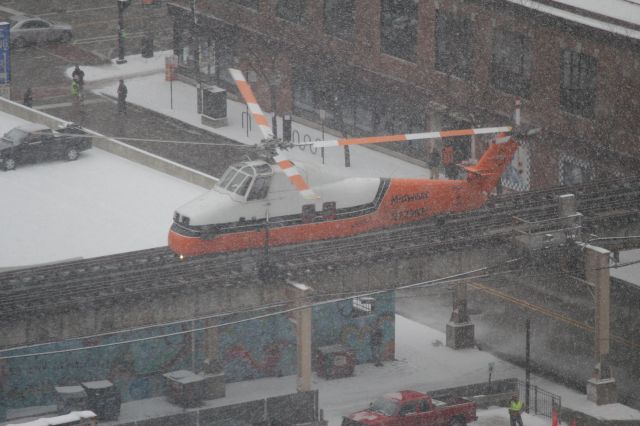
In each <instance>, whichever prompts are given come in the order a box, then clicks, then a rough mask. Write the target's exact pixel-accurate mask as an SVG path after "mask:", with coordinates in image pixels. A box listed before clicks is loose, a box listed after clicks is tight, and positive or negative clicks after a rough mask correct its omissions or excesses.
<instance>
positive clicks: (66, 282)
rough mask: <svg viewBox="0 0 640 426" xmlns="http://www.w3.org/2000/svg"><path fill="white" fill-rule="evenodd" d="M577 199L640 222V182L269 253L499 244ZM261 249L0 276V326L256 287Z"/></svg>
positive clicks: (158, 253) (594, 219) (347, 254)
mask: <svg viewBox="0 0 640 426" xmlns="http://www.w3.org/2000/svg"><path fill="white" fill-rule="evenodd" d="M565 193H573V194H575V195H576V198H577V200H578V211H579V212H581V213H582V214H584V216H585V218H584V221H583V225H584V226H585V228H586V229H587V230H593V229H596V228H597V227H601V226H606V225H607V224H609V223H611V221H614V220H615V221H617V220H629V219H634V220H635V219H637V217H638V212H639V210H638V209H639V206H640V177H631V178H624V179H617V180H612V181H603V182H593V183H589V184H584V185H580V186H574V187H556V188H551V189H547V190H541V191H532V192H527V193H518V194H510V195H504V196H498V197H495V198H493V199H491V200H490V201H489V203H487V205H486V206H484V207H483V208H481V209H478V210H475V211H473V212H467V213H460V214H453V215H448V216H447V217H440V218H433V219H431V220H427V221H425V222H420V223H416V224H414V225H412V226H405V227H400V228H392V229H387V230H384V231H378V232H374V233H369V234H363V235H358V236H354V237H350V238H344V239H340V240H331V241H320V242H314V243H309V244H303V245H297V246H284V247H271V248H270V249H269V259H270V261H271V262H272V263H273V264H275V265H277V267H278V268H279V269H280V270H281V271H301V270H305V269H314V268H320V267H326V266H328V265H348V264H349V263H352V262H363V261H368V260H373V259H376V258H379V257H388V256H389V253H392V255H393V256H407V255H411V254H412V253H424V252H434V251H437V250H439V249H444V248H447V249H452V248H461V249H463V248H465V247H469V246H472V245H473V246H477V245H479V244H487V243H495V242H496V240H500V239H503V240H504V239H505V238H506V237H508V236H509V235H510V233H511V229H512V227H511V221H512V218H513V217H514V216H518V217H521V218H525V219H527V220H543V219H547V218H551V217H555V216H556V215H557V197H558V195H561V194H565ZM262 258H263V251H262V250H251V251H246V252H237V253H227V254H217V255H209V256H200V257H194V258H188V259H185V260H180V259H178V258H177V257H176V256H175V255H174V254H173V253H172V252H171V251H169V249H168V248H166V247H160V248H154V249H148V250H141V251H136V252H129V253H121V254H117V255H111V256H104V257H98V258H92V259H86V260H80V261H73V262H68V263H63V264H55V265H47V266H40V267H33V268H27V269H22V270H15V271H10V272H4V273H0V319H2V318H6V319H8V318H14V319H15V318H16V317H19V316H21V315H27V314H32V313H34V312H40V313H44V312H48V311H53V310H56V309H62V308H64V306H69V305H77V304H80V303H82V304H99V303H104V302H107V301H109V300H116V299H117V298H120V297H145V296H146V297H148V296H149V295H152V294H157V292H163V293H170V292H172V291H181V292H183V291H185V290H186V289H189V288H191V289H194V290H195V289H197V288H198V287H200V286H209V287H210V286H221V287H224V286H229V285H234V286H243V285H247V283H256V282H257V281H258V280H259V278H258V276H257V274H256V272H257V270H258V264H259V261H260V260H261V259H262Z"/></svg>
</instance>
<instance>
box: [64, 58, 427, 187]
mask: <svg viewBox="0 0 640 426" xmlns="http://www.w3.org/2000/svg"><path fill="white" fill-rule="evenodd" d="M170 53H171V52H170V51H169V52H156V54H155V56H154V57H153V58H148V59H147V58H142V57H141V56H140V55H133V56H129V57H127V61H128V62H127V63H126V64H122V65H116V64H111V65H103V66H86V67H82V69H83V71H84V72H85V85H86V89H89V90H93V91H94V92H95V93H97V94H102V95H108V96H111V97H116V96H117V87H118V80H119V79H124V80H125V84H126V85H127V88H128V92H129V93H128V97H127V102H130V103H132V104H134V105H138V106H141V107H143V108H146V109H149V110H152V111H155V112H158V113H160V114H163V115H166V116H169V117H172V118H174V119H177V120H180V121H183V122H185V123H187V124H190V125H192V126H195V127H199V128H201V129H204V130H207V131H208V132H211V133H215V134H219V135H221V136H224V137H227V138H229V139H232V140H235V141H237V142H240V143H243V144H247V145H254V144H256V143H258V142H259V141H260V138H261V137H260V132H259V130H258V127H257V126H256V125H255V123H252V124H253V125H252V127H251V130H250V131H249V132H247V129H246V127H243V123H242V121H243V120H242V113H243V112H245V111H246V105H245V104H243V103H240V102H235V101H232V100H228V101H227V118H228V125H227V126H224V127H221V128H213V127H210V126H206V125H203V124H202V123H201V119H200V115H199V114H198V113H197V109H196V96H197V95H196V88H195V87H194V86H191V85H188V84H185V83H182V82H180V81H173V83H170V82H168V81H165V79H164V60H165V59H164V58H165V57H166V56H168V55H169V54H170ZM72 70H73V68H69V69H68V70H67V71H66V75H67V76H68V77H69V78H71V72H72ZM172 103H173V108H172V105H171V104H172ZM267 116H268V117H269V120H271V116H270V115H269V114H267ZM278 120H279V123H278V126H279V129H282V118H281V117H279V118H278ZM269 122H270V121H269ZM292 127H293V132H294V133H296V132H297V134H299V137H300V140H305V139H306V140H316V139H318V140H321V139H323V134H322V132H321V130H318V129H313V128H310V127H308V126H304V125H302V124H300V123H295V122H294V123H293V126H292ZM247 133H248V134H247ZM336 138H338V136H337V135H331V134H329V133H326V132H325V134H324V139H336ZM350 150H351V167H350V168H345V167H344V151H343V150H342V149H340V148H327V149H325V163H324V164H325V165H326V166H327V167H326V170H327V171H328V172H329V171H330V172H331V173H332V174H338V175H341V176H345V177H347V176H383V177H425V176H429V170H428V169H426V168H424V167H420V166H418V165H416V164H412V163H410V162H407V161H403V160H401V159H399V158H395V157H391V156H388V155H385V154H383V153H380V152H377V151H374V150H372V149H368V148H365V147H361V146H351V147H350ZM314 151H316V152H315V153H311V152H310V150H309V148H308V147H306V148H305V149H304V150H301V149H298V148H296V149H292V150H290V151H287V156H288V157H289V158H290V159H292V160H294V161H302V162H308V163H315V164H322V158H321V150H319V149H318V150H314Z"/></svg>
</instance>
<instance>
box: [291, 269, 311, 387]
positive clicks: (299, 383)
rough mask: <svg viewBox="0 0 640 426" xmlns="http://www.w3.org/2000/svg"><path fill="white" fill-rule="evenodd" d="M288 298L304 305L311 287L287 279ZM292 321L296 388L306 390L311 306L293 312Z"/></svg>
mask: <svg viewBox="0 0 640 426" xmlns="http://www.w3.org/2000/svg"><path fill="white" fill-rule="evenodd" d="M287 284H288V287H287V290H288V294H289V300H290V301H292V303H293V306H294V307H300V306H304V305H306V304H307V303H308V300H309V299H308V297H309V296H310V295H311V293H312V291H313V290H312V288H311V287H309V286H308V285H306V284H302V283H297V282H294V281H287ZM293 321H294V323H295V325H296V341H297V359H296V360H297V367H298V377H297V380H296V390H297V391H298V392H306V391H310V390H311V308H310V307H307V308H300V309H297V310H295V311H294V312H293Z"/></svg>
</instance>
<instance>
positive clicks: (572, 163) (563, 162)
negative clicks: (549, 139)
mask: <svg viewBox="0 0 640 426" xmlns="http://www.w3.org/2000/svg"><path fill="white" fill-rule="evenodd" d="M591 176H592V172H591V164H589V162H587V161H584V160H581V159H579V158H576V157H573V156H570V155H567V154H564V153H563V154H561V155H560V184H561V185H580V184H583V183H587V182H589V181H590V180H591Z"/></svg>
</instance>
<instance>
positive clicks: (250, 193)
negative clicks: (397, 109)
mask: <svg viewBox="0 0 640 426" xmlns="http://www.w3.org/2000/svg"><path fill="white" fill-rule="evenodd" d="M229 71H230V73H231V75H232V77H233V79H234V80H235V83H236V85H237V86H238V89H239V90H240V93H241V95H242V97H243V98H244V100H245V102H246V103H247V105H248V107H249V111H250V112H251V114H252V116H253V118H254V121H255V123H256V124H257V125H258V126H259V128H260V131H261V134H262V136H263V139H262V141H261V143H260V145H259V148H260V149H261V150H262V152H263V156H264V159H262V160H254V161H244V162H240V163H238V164H235V165H232V166H230V167H229V168H228V169H227V170H226V172H225V173H224V174H223V175H222V177H221V178H220V180H219V181H218V183H217V184H216V185H215V187H214V188H213V189H211V190H210V191H208V192H206V193H205V194H203V195H201V196H200V197H198V198H196V199H195V200H193V201H190V202H188V203H187V204H185V205H183V206H181V207H179V208H178V209H177V210H176V211H175V213H174V217H173V224H172V226H171V230H170V231H169V247H170V248H171V250H173V251H174V252H175V253H176V254H177V255H179V256H181V257H183V256H196V255H202V254H205V253H219V252H230V251H239V250H246V249H251V248H259V247H263V246H264V245H265V244H269V245H272V246H278V245H288V244H297V243H303V242H308V241H316V240H326V239H333V238H342V237H348V236H352V235H356V234H361V233H364V232H370V231H374V230H379V229H383V228H389V227H394V226H398V225H402V224H406V223H409V222H414V221H419V220H425V219H427V218H429V217H432V216H436V215H442V214H446V213H453V212H462V211H467V210H473V209H476V208H479V207H481V206H482V205H483V204H484V203H485V202H486V200H487V197H488V194H489V193H490V192H491V191H492V190H493V188H494V187H495V186H496V184H497V183H498V180H499V179H500V177H501V175H502V173H503V172H504V170H505V169H506V167H507V165H508V164H509V163H510V162H511V159H512V157H513V155H514V153H515V151H516V149H517V148H518V144H517V143H516V142H515V141H514V140H513V139H512V138H511V137H510V136H508V135H506V133H508V132H510V131H511V127H493V128H482V129H466V130H452V131H442V132H430V133H414V134H400V135H389V136H376V137H363V138H354V139H340V140H328V141H315V142H313V141H309V142H298V143H291V142H285V141H283V140H280V139H277V138H274V135H273V133H272V131H271V128H270V127H269V125H268V123H267V118H266V116H265V115H264V114H263V112H262V110H261V108H260V106H259V105H258V103H257V101H256V98H255V96H254V94H253V92H252V90H251V88H250V86H249V84H248V83H247V81H246V80H245V78H244V76H243V74H242V72H240V71H239V70H235V69H231V70H229ZM479 134H498V136H497V137H496V139H495V143H493V144H491V145H490V146H489V148H488V150H487V151H486V152H485V153H484V155H483V156H482V158H480V160H479V161H478V163H477V164H476V165H474V166H470V167H465V169H466V171H467V177H466V179H465V180H432V179H421V178H381V177H366V178H365V177H346V178H345V177H343V176H331V175H328V174H327V172H326V169H323V168H322V166H317V165H312V164H306V163H304V164H303V163H297V164H296V165H294V164H293V163H292V162H291V161H290V160H288V159H287V157H286V155H285V154H284V153H283V151H286V150H287V149H289V148H292V147H295V146H302V145H311V146H314V147H322V148H328V147H338V146H345V145H358V144H372V143H381V142H395V141H410V140H419V139H429V138H446V137H452V136H467V135H479Z"/></svg>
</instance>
